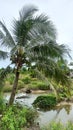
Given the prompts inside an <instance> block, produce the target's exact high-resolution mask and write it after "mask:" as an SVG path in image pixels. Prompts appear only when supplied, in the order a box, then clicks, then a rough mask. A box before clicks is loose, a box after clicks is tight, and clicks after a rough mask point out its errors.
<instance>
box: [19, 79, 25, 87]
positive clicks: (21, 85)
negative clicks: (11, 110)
mask: <svg viewBox="0 0 73 130" xmlns="http://www.w3.org/2000/svg"><path fill="white" fill-rule="evenodd" d="M21 88H24V83H23V82H22V81H21V80H19V81H18V89H21Z"/></svg>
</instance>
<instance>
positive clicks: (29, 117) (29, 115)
mask: <svg viewBox="0 0 73 130" xmlns="http://www.w3.org/2000/svg"><path fill="white" fill-rule="evenodd" d="M25 117H26V121H27V125H30V126H31V125H33V124H34V123H35V121H36V119H37V117H38V113H37V111H36V110H34V109H30V108H28V109H27V111H26V113H25Z"/></svg>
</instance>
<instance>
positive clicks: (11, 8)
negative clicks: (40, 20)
mask: <svg viewBox="0 0 73 130" xmlns="http://www.w3.org/2000/svg"><path fill="white" fill-rule="evenodd" d="M27 4H33V5H36V6H37V7H38V9H39V11H40V12H41V13H45V14H47V15H48V16H49V17H50V19H51V20H52V21H53V23H54V24H55V26H56V29H57V33H58V36H57V40H58V42H60V43H62V44H67V45H68V46H69V47H70V49H71V50H72V51H73V0H0V20H2V19H3V20H4V21H5V23H6V25H7V27H8V28H9V29H10V26H11V22H12V20H13V18H14V17H15V18H17V17H18V12H19V10H20V9H21V8H22V7H23V6H24V5H27ZM72 55H73V54H72ZM7 64H8V60H7V61H6V62H5V61H0V67H4V66H6V65H7Z"/></svg>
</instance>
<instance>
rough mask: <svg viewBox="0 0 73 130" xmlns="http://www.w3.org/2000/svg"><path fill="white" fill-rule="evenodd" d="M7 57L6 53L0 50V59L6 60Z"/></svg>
mask: <svg viewBox="0 0 73 130" xmlns="http://www.w3.org/2000/svg"><path fill="white" fill-rule="evenodd" d="M7 57H8V53H7V52H5V51H2V50H0V59H6V58H7Z"/></svg>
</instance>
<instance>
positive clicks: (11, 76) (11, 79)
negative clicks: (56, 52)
mask: <svg viewBox="0 0 73 130" xmlns="http://www.w3.org/2000/svg"><path fill="white" fill-rule="evenodd" d="M8 81H9V82H10V85H12V84H13V82H14V74H11V75H9V76H8Z"/></svg>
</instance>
